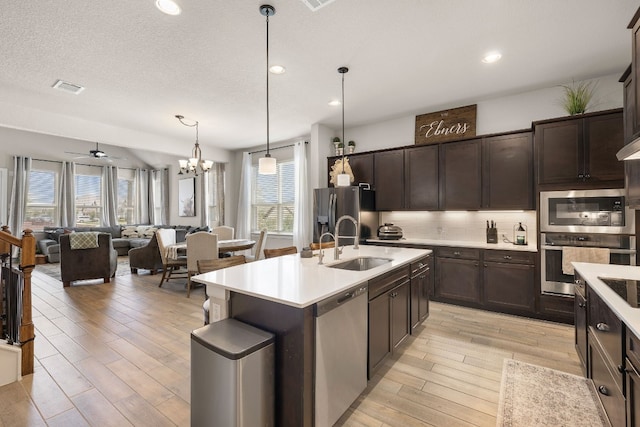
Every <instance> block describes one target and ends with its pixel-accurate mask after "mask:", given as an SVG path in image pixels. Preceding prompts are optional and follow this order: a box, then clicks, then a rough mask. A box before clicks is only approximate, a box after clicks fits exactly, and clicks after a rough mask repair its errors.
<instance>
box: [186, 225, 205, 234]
mask: <svg viewBox="0 0 640 427" xmlns="http://www.w3.org/2000/svg"><path fill="white" fill-rule="evenodd" d="M198 231H206V232H209V226H208V225H204V226H202V227H194V228H192V229H190V230H189V232H188V233H187V234H193V233H197V232H198Z"/></svg>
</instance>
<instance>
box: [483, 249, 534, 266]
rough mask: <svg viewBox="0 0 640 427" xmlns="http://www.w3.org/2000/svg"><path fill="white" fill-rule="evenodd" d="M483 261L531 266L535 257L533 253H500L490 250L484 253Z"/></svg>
mask: <svg viewBox="0 0 640 427" xmlns="http://www.w3.org/2000/svg"><path fill="white" fill-rule="evenodd" d="M484 260H485V261H489V262H506V263H513V264H530V265H533V264H535V261H536V255H535V253H533V252H521V251H500V250H493V249H490V250H485V251H484Z"/></svg>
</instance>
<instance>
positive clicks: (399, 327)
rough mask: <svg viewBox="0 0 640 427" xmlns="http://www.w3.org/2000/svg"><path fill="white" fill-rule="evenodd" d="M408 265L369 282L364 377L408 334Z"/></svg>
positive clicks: (377, 366)
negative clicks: (367, 345) (366, 361)
mask: <svg viewBox="0 0 640 427" xmlns="http://www.w3.org/2000/svg"><path fill="white" fill-rule="evenodd" d="M409 272H410V270H409V266H406V267H400V268H398V269H396V270H393V271H390V272H388V273H385V274H383V275H382V276H379V277H376V278H375V279H373V280H370V281H369V361H368V378H371V377H372V376H373V375H374V373H375V371H376V370H377V369H378V368H379V367H380V366H382V364H383V362H384V360H385V359H386V358H387V356H389V355H390V354H392V353H393V351H394V349H395V348H396V347H397V346H398V345H399V344H400V343H401V342H402V341H403V340H404V339H405V337H407V335H409V330H410V325H409V299H410V288H409V286H410V282H409Z"/></svg>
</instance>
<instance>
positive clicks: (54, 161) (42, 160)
mask: <svg viewBox="0 0 640 427" xmlns="http://www.w3.org/2000/svg"><path fill="white" fill-rule="evenodd" d="M31 160H35V161H36V162H49V163H60V164H62V163H63V161H62V160H45V159H33V158H32V159H31ZM71 163H74V164H76V165H79V166H94V167H96V168H101V167H102V166H100V165H89V164H87V163H76V162H71ZM116 168H118V169H129V170H132V171H134V170H136V169H140V168H124V167H120V166H116ZM141 170H144V171H146V170H151V169H146V168H142V169H141Z"/></svg>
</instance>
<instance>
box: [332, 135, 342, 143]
mask: <svg viewBox="0 0 640 427" xmlns="http://www.w3.org/2000/svg"><path fill="white" fill-rule="evenodd" d="M332 141H333V142H340V138H338V137H337V136H334V137H333V139H332Z"/></svg>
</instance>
